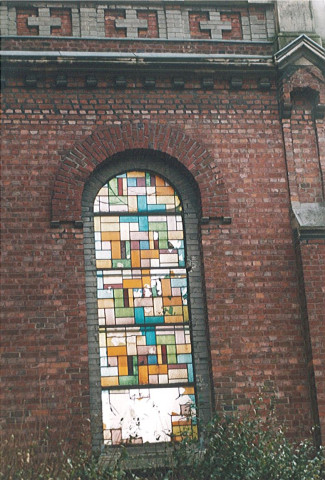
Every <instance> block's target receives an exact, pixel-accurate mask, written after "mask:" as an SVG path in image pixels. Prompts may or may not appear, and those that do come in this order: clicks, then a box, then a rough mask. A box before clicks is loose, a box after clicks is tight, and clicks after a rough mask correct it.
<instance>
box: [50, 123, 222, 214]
mask: <svg viewBox="0 0 325 480" xmlns="http://www.w3.org/2000/svg"><path fill="white" fill-rule="evenodd" d="M132 150H133V151H137V152H139V151H141V150H145V151H147V152H148V151H155V152H160V154H163V155H165V156H166V157H168V158H169V159H170V158H172V159H174V161H176V163H177V162H179V163H180V164H182V165H183V166H184V167H185V168H187V170H188V171H189V172H190V173H191V174H192V176H193V178H194V179H195V180H196V182H197V184H198V187H199V190H200V194H201V205H202V215H203V216H204V217H211V218H215V217H229V205H228V194H227V190H226V188H225V184H224V179H223V176H222V174H221V172H220V169H219V167H218V165H217V164H216V162H215V161H214V159H213V158H212V157H211V155H210V153H209V152H208V151H207V150H206V149H205V148H204V146H202V145H201V144H200V143H199V142H198V141H196V140H193V139H192V138H190V137H189V136H187V135H186V134H185V133H183V132H182V131H180V130H177V129H175V128H174V127H173V126H166V125H158V124H151V123H149V122H143V123H128V124H124V125H113V126H109V127H105V128H103V129H100V130H97V131H95V132H94V133H93V134H91V135H90V136H89V137H87V138H86V139H85V140H84V141H83V142H81V143H79V144H77V145H76V146H75V147H74V148H73V149H72V150H71V151H70V152H69V153H68V154H67V155H66V156H65V158H64V159H63V161H62V163H61V165H60V167H59V169H58V172H57V175H56V178H55V183H54V188H53V193H52V212H51V213H52V218H51V220H52V222H53V223H56V222H79V221H81V204H82V193H83V189H84V186H85V183H86V182H87V180H88V178H89V177H90V175H91V174H92V173H93V172H94V171H95V170H96V169H97V168H98V167H100V165H101V164H103V162H109V161H110V160H112V159H113V158H114V156H116V154H119V153H121V152H123V151H125V152H128V153H130V151H132Z"/></svg>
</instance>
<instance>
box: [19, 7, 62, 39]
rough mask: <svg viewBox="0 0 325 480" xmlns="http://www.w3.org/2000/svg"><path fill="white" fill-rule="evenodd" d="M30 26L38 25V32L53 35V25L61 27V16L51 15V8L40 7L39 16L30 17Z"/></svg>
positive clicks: (28, 20) (28, 21)
mask: <svg viewBox="0 0 325 480" xmlns="http://www.w3.org/2000/svg"><path fill="white" fill-rule="evenodd" d="M27 25H28V26H29V27H38V33H39V35H42V36H47V35H51V27H61V18H56V17H51V12H50V9H49V8H39V9H38V17H28V19H27Z"/></svg>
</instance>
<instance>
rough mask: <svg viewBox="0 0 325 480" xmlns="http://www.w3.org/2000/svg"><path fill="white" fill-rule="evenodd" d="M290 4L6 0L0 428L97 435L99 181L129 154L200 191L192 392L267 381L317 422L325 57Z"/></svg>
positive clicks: (219, 395) (243, 394) (324, 268)
mask: <svg viewBox="0 0 325 480" xmlns="http://www.w3.org/2000/svg"><path fill="white" fill-rule="evenodd" d="M278 8H280V7H279V6H278V5H277V4H276V3H274V2H271V1H270V2H262V3H260V4H259V3H258V2H255V1H254V2H252V1H241V2H219V1H216V2H191V1H188V2H186V3H182V2H172V3H170V2H168V4H167V2H164V1H157V2H151V3H150V5H147V4H146V2H145V1H139V2H121V1H120V0H119V1H116V2H115V4H114V8H113V7H112V6H111V5H108V4H107V5H106V4H105V2H101V3H100V2H97V1H95V0H94V1H91V2H78V5H76V4H75V2H72V1H70V2H65V1H61V2H53V8H52V2H51V0H48V1H47V2H45V1H44V0H42V1H35V2H22V1H20V2H15V1H9V0H8V1H4V2H2V3H1V12H2V23H1V26H2V35H3V39H2V62H3V63H2V65H3V68H2V77H1V82H2V125H3V129H2V161H3V168H2V185H3V186H2V204H1V210H2V213H1V220H2V275H1V280H2V300H1V301H2V322H1V329H2V331H1V338H2V340H1V348H2V379H1V382H2V383H1V417H2V418H1V423H2V428H3V429H5V430H7V431H10V430H11V429H13V428H21V425H22V424H23V426H24V428H26V429H28V428H30V429H32V428H33V427H34V425H35V424H36V423H37V422H38V421H40V419H43V420H44V419H46V422H48V423H50V424H53V423H54V424H57V423H58V422H61V423H62V424H64V423H66V422H67V421H69V422H71V425H73V428H79V427H78V426H79V425H80V424H83V423H84V424H85V425H86V427H85V428H86V441H87V442H88V443H89V444H91V443H92V444H93V445H94V446H96V447H99V446H100V445H101V443H102V427H101V414H100V411H101V410H100V409H101V406H100V398H99V396H98V392H97V390H96V388H97V387H96V385H97V383H96V382H97V381H98V378H97V377H96V375H97V373H98V372H97V371H98V358H97V356H96V355H97V354H96V348H97V347H96V341H97V340H96V339H95V340H94V339H93V330H92V326H91V325H92V324H91V320H90V319H91V318H93V317H92V315H93V310H92V309H93V304H94V300H93V297H92V294H91V293H89V292H90V290H89V288H88V286H89V284H90V283H91V278H92V277H91V275H92V274H91V273H89V268H88V263H87V262H90V264H91V257H89V255H91V254H90V253H89V248H90V250H91V247H89V246H91V245H92V243H91V242H92V241H93V240H92V239H89V235H88V230H85V222H86V223H87V221H88V217H87V215H88V213H87V201H88V200H87V198H88V197H87V195H90V196H91V194H90V193H89V192H91V188H93V189H96V188H97V189H98V185H100V183H101V182H100V181H97V183H96V181H95V180H96V178H97V179H98V178H101V179H102V180H103V179H104V176H105V174H106V173H105V172H107V175H112V174H113V173H114V172H115V174H117V173H120V172H122V171H123V165H125V170H127V169H130V168H131V167H133V168H143V169H149V170H152V171H153V172H157V173H159V174H160V175H162V176H165V177H166V178H167V179H168V180H169V182H170V183H171V184H173V185H175V186H178V185H180V186H179V187H178V188H179V189H181V188H182V187H181V177H184V178H188V179H189V180H188V182H189V184H188V185H192V187H191V188H193V192H194V191H195V192H197V193H196V194H195V195H197V197H196V198H197V206H198V210H197V220H198V230H197V231H196V230H193V231H191V230H190V227H186V232H185V233H186V235H187V244H188V245H190V244H191V241H192V239H193V238H195V239H196V241H197V247H195V248H196V250H191V254H189V252H188V260H189V262H190V263H191V269H192V271H196V269H198V270H197V271H199V274H200V275H201V279H202V282H201V284H200V285H201V287H200V288H199V287H197V286H196V285H195V284H193V285H194V286H193V287H191V298H192V312H193V316H195V315H197V316H198V317H200V318H201V320H202V322H201V324H200V326H197V327H195V328H196V330H195V329H194V331H193V348H194V353H195V357H196V361H195V362H196V364H195V366H196V372H197V376H196V380H195V381H196V384H197V385H198V387H197V388H198V395H199V397H200V399H199V411H200V408H201V410H202V411H204V410H206V412H210V413H211V412H212V411H219V412H222V411H239V410H241V409H243V408H246V407H247V405H248V404H249V402H250V401H251V399H252V398H255V397H256V396H257V395H259V394H263V395H272V396H274V398H275V400H276V403H277V406H278V407H277V408H278V415H279V418H280V420H281V421H283V422H284V423H285V424H286V426H287V427H288V429H289V432H290V434H291V435H293V436H294V437H295V438H300V437H303V436H306V435H309V432H310V429H311V428H312V426H313V425H319V427H320V428H319V430H317V432H318V433H317V436H318V438H321V437H322V438H323V439H324V436H325V380H324V379H325V326H324V325H325V318H324V315H325V273H324V272H325V206H324V205H325V204H324V176H325V127H324V113H325V88H324V70H325V61H324V58H325V57H324V49H323V48H322V47H321V41H320V39H319V36H317V34H315V32H314V31H313V29H312V27H311V28H308V27H306V29H305V30H304V31H298V30H296V31H293V28H292V27H291V26H289V27H286V25H285V24H281V18H282V17H281V15H282V16H283V12H282V13H281V12H280V13H279V12H278ZM282 8H283V7H282ZM311 21H312V20H311ZM302 33H303V35H301V34H302ZM304 33H305V34H304ZM126 166H127V168H126ZM114 168H115V170H114ZM106 169H108V170H106ZM110 169H111V170H110ZM108 172H110V173H108ZM98 176H99V177H98ZM107 178H108V177H107ZM98 182H99V183H98ZM103 183H104V180H103V181H102V184H103ZM91 185H97V187H95V186H94V187H91ZM184 188H185V187H184ZM188 188H190V187H188ZM184 191H185V190H184ZM94 192H95V190H94ZM184 195H185V194H184ZM193 195H194V194H193ZM190 197H191V195H190V196H189V198H190ZM189 202H190V200H189ZM89 208H90V209H91V206H90V204H89ZM88 247H89V248H88ZM193 248H194V247H193ZM193 281H194V280H193ZM89 282H90V283H89ZM87 285H88V286H87ZM193 302H194V303H193ZM196 302H201V303H200V307H199V311H198V312H196V311H195V303H196ZM201 320H200V321H201ZM89 322H90V323H89ZM198 325H199V324H198ZM200 332H201V333H202V332H203V334H202V336H201V333H200ZM94 335H95V334H94ZM202 352H203V353H202ZM201 353H202V355H201ZM201 357H204V360H203V363H202V365H203V367H202V366H201V367H200V362H201V361H202V358H201ZM200 358H201V360H200ZM204 362H205V363H204ZM200 368H201V369H202V370H204V371H205V372H209V375H208V379H207V378H205V379H203V381H202V378H203V377H202V378H201V377H200V375H201V374H200V373H198V372H200ZM96 372H97V373H96ZM202 374H203V373H202ZM210 384H211V385H210ZM96 392H97V393H96ZM208 416H209V413H206V417H208ZM87 419H91V422H90V429H89V423H88V421H87Z"/></svg>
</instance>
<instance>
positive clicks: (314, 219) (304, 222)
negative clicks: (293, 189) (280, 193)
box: [292, 202, 325, 240]
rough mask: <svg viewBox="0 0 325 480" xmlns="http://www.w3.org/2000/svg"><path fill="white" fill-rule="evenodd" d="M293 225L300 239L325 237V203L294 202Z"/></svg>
mask: <svg viewBox="0 0 325 480" xmlns="http://www.w3.org/2000/svg"><path fill="white" fill-rule="evenodd" d="M292 212H293V216H292V227H293V229H294V230H296V231H297V233H298V236H299V238H300V240H311V239H315V238H325V203H324V202H322V203H300V202H292Z"/></svg>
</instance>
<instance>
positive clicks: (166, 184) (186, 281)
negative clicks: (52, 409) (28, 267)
mask: <svg viewBox="0 0 325 480" xmlns="http://www.w3.org/2000/svg"><path fill="white" fill-rule="evenodd" d="M175 162H176V161H175V159H171V158H169V157H167V156H166V157H163V158H162V157H161V156H160V154H159V153H156V152H147V153H146V152H140V153H139V152H128V153H124V154H118V155H116V156H115V157H114V158H112V159H111V161H110V162H108V163H107V164H105V165H103V166H101V167H100V168H99V169H98V170H97V171H96V172H94V174H93V175H92V176H91V177H90V180H89V181H88V183H87V184H86V186H85V189H84V193H83V221H84V245H85V265H86V298H87V317H88V333H89V367H90V401H91V427H92V435H93V446H94V448H95V449H98V448H101V447H102V445H103V444H104V445H120V444H128V445H133V444H142V443H143V444H151V445H156V447H157V448H158V447H159V445H161V444H162V442H170V441H179V440H181V438H182V437H183V436H184V435H187V436H190V437H192V438H196V437H197V436H198V434H199V433H198V425H197V423H198V422H197V417H198V418H199V420H200V422H203V423H204V422H206V421H207V420H209V418H210V416H211V412H212V391H211V390H212V389H211V384H210V363H209V351H208V342H207V332H206V310H205V301H204V287H203V282H202V277H203V270H202V264H201V254H200V237H199V218H200V197H199V190H198V187H197V185H196V183H195V181H194V180H193V178H192V177H191V175H190V173H189V172H188V171H187V170H186V169H185V168H184V167H182V166H181V165H177V166H175ZM176 163H177V162H176Z"/></svg>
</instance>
